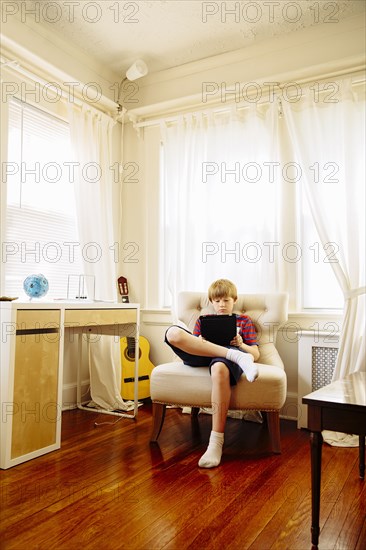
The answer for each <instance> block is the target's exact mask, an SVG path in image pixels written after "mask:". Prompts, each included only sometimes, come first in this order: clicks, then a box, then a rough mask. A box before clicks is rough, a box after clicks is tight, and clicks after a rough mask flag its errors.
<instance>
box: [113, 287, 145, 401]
mask: <svg viewBox="0 0 366 550" xmlns="http://www.w3.org/2000/svg"><path fill="white" fill-rule="evenodd" d="M118 289H119V292H120V294H121V296H122V303H129V297H128V282H127V279H126V278H125V277H119V279H118ZM139 342H140V346H139V350H138V352H139V379H138V382H137V384H138V399H147V398H148V397H150V375H151V371H152V370H153V368H154V365H153V364H152V362H151V361H150V358H149V353H150V344H149V342H148V340H147V339H146V338H145V337H144V336H140V338H139ZM120 347H121V365H122V382H121V395H122V398H123V399H125V400H131V401H132V400H133V399H134V391H135V385H134V380H135V357H136V344H135V338H133V337H130V336H125V337H123V338H121V340H120Z"/></svg>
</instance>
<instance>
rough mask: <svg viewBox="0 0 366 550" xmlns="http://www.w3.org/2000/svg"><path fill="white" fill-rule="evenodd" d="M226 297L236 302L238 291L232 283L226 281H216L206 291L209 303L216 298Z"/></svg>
mask: <svg viewBox="0 0 366 550" xmlns="http://www.w3.org/2000/svg"><path fill="white" fill-rule="evenodd" d="M226 297H229V298H233V300H237V298H238V291H237V289H236V286H235V285H234V283H232V282H231V281H229V280H228V279H218V280H217V281H214V282H213V283H212V284H211V285H210V287H209V289H208V299H209V300H210V302H212V301H213V300H216V299H217V298H226Z"/></svg>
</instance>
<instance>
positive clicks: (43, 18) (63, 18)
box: [13, 0, 366, 74]
mask: <svg viewBox="0 0 366 550" xmlns="http://www.w3.org/2000/svg"><path fill="white" fill-rule="evenodd" d="M13 3H14V2H13ZM19 4H22V5H23V8H24V10H27V13H30V11H29V10H35V13H37V10H38V13H39V17H38V20H37V25H41V26H44V27H45V28H46V29H48V30H49V31H51V32H52V33H55V34H56V35H59V36H60V37H61V38H63V39H65V40H66V41H67V42H68V44H72V45H74V46H76V47H78V48H80V49H81V50H82V51H83V52H84V53H86V54H88V55H90V56H91V57H93V58H96V59H98V60H99V61H100V62H102V63H103V64H104V65H105V66H106V67H108V68H109V69H111V70H113V71H115V72H116V73H121V74H124V73H125V71H126V70H127V68H128V67H129V66H130V65H131V64H132V63H133V62H134V61H135V60H136V59H138V58H141V59H143V60H144V61H145V62H146V63H147V65H148V67H149V72H150V73H152V72H156V71H161V70H164V69H168V68H172V67H176V66H179V65H183V64H185V63H189V62H192V61H197V60H200V59H204V58H207V57H211V56H214V55H218V54H222V53H226V52H229V51H233V50H238V49H241V48H245V47H246V46H248V45H250V44H252V43H253V41H254V40H265V39H269V38H273V37H276V36H278V35H281V34H287V33H292V32H296V31H297V30H299V29H303V28H305V27H310V26H313V25H319V24H322V23H324V24H326V23H328V24H329V25H336V24H337V22H338V21H340V20H342V19H345V18H347V17H350V16H353V15H360V16H361V14H363V16H364V14H365V5H366V3H365V2H364V0H354V1H353V0H333V1H328V0H320V1H317V2H315V1H314V0H296V1H295V2H294V1H290V0H277V1H271V0H270V1H259V0H256V1H240V2H238V1H227V2H221V1H214V2H205V1H201V0H154V1H144V0H135V1H116V0H113V1H109V0H99V1H97V2H92V1H89V0H79V1H78V2H65V1H64V0H56V1H55V0H54V1H53V2H39V1H38V2H37V1H35V0H27V1H26V2H19ZM230 10H231V13H230ZM28 17H31V16H30V15H29V16H28ZM32 17H33V18H34V17H35V16H32Z"/></svg>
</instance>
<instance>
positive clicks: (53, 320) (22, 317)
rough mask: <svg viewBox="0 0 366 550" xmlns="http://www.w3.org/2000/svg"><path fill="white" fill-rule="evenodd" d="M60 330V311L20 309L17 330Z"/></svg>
mask: <svg viewBox="0 0 366 550" xmlns="http://www.w3.org/2000/svg"><path fill="white" fill-rule="evenodd" d="M50 328H58V329H59V328H60V310H59V309H19V310H18V311H17V330H43V329H50Z"/></svg>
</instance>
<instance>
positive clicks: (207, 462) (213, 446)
mask: <svg viewBox="0 0 366 550" xmlns="http://www.w3.org/2000/svg"><path fill="white" fill-rule="evenodd" d="M223 444H224V434H223V433H221V432H214V431H213V430H212V432H211V435H210V441H209V443H208V447H207V451H206V452H205V454H204V455H202V456H201V458H200V459H199V461H198V466H199V467H200V468H214V467H215V466H218V465H219V464H220V462H221V455H222V446H223Z"/></svg>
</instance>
